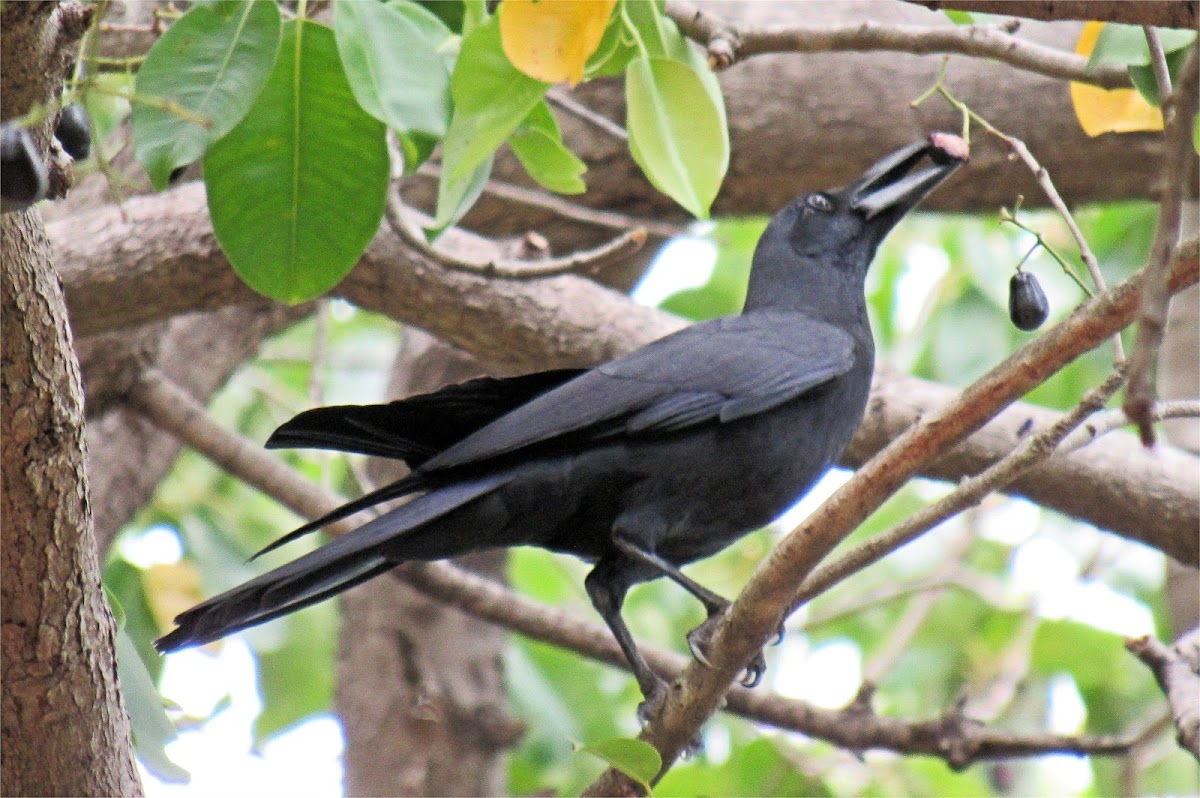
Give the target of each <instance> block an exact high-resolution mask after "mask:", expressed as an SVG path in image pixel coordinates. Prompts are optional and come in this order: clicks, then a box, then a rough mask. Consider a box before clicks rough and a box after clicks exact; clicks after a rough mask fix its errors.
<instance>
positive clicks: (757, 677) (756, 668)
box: [738, 651, 767, 687]
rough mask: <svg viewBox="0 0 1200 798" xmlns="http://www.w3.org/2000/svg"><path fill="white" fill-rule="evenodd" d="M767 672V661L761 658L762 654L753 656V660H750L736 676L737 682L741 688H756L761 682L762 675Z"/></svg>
mask: <svg viewBox="0 0 1200 798" xmlns="http://www.w3.org/2000/svg"><path fill="white" fill-rule="evenodd" d="M766 672H767V661H766V659H765V658H764V657H763V654H762V652H761V651H760V652H758V653H757V654H755V655H754V659H752V660H750V662H749V664H747V665H746V667H745V668H742V672H741V673H740V674H738V682H740V683H741V685H742V686H743V687H757V686H758V683H759V682H761V681H762V677H763V674H764V673H766Z"/></svg>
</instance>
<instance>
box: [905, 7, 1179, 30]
mask: <svg viewBox="0 0 1200 798" xmlns="http://www.w3.org/2000/svg"><path fill="white" fill-rule="evenodd" d="M907 1H908V2H910V3H915V4H916V5H921V6H925V7H926V8H931V9H934V10H938V9H943V8H954V9H958V10H960V11H975V12H979V13H981V14H1004V15H1006V16H1013V17H1028V18H1029V19H1041V20H1047V21H1054V20H1066V19H1078V20H1085V19H1098V20H1103V21H1105V22H1121V23H1124V24H1126V25H1154V26H1156V27H1159V28H1194V27H1196V23H1197V21H1200V15H1198V14H1197V10H1198V9H1200V3H1197V2H1196V0H1139V2H1136V3H1130V2H1129V0H907Z"/></svg>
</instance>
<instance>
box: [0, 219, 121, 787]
mask: <svg viewBox="0 0 1200 798" xmlns="http://www.w3.org/2000/svg"><path fill="white" fill-rule="evenodd" d="M0 235H2V236H3V239H2V242H0V254H2V257H3V263H4V267H3V275H2V277H0V280H2V282H0V289H2V291H0V315H2V318H3V327H2V329H3V339H2V340H3V346H4V370H3V378H2V381H0V440H2V441H3V454H2V456H0V476H2V479H3V485H4V490H3V493H2V494H0V517H3V519H4V523H3V526H2V527H0V557H2V558H3V561H4V580H3V583H2V585H0V596H2V601H0V607H3V622H4V643H3V666H4V693H3V695H4V699H3V712H2V713H0V714H2V718H3V722H2V729H3V734H2V741H3V742H2V745H3V748H4V758H3V761H2V765H0V774H2V776H3V792H4V794H5V795H135V794H140V793H141V785H140V784H139V782H138V777H137V771H136V769H135V768H134V763H133V750H132V747H131V743H130V729H129V719H128V717H127V716H126V714H125V705H124V703H123V701H122V700H121V693H120V690H119V689H118V685H117V667H116V660H115V655H114V652H113V643H114V638H115V635H116V627H115V625H114V623H113V619H112V615H111V614H110V613H109V610H108V606H107V604H106V603H105V601H104V593H103V590H102V588H101V586H100V563H99V560H98V558H97V556H96V546H95V541H94V539H93V537H92V532H91V526H90V522H91V518H90V512H89V509H88V498H87V480H86V479H85V476H84V467H83V429H82V426H83V402H82V396H83V394H82V389H81V387H80V381H79V368H78V365H77V364H76V362H75V359H74V355H73V354H72V351H71V336H70V332H69V330H68V328H67V309H66V303H65V302H64V300H63V296H62V287H61V285H60V284H59V282H58V278H57V277H55V276H54V274H53V272H52V270H51V262H50V245H49V242H48V241H47V240H46V236H45V231H44V230H43V228H42V224H41V220H40V218H39V217H38V215H37V212H36V211H33V212H25V213H19V214H8V215H6V216H4V217H3V219H2V220H0Z"/></svg>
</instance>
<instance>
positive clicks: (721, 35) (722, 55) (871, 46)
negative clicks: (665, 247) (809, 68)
mask: <svg viewBox="0 0 1200 798" xmlns="http://www.w3.org/2000/svg"><path fill="white" fill-rule="evenodd" d="M667 14H668V15H669V16H670V17H671V18H672V19H673V20H675V23H676V24H677V25H679V29H680V30H681V31H683V33H684V35H686V36H687V37H688V38H690V39H693V40H695V41H696V42H698V43H699V44H700V45H701V46H703V47H706V48H707V49H708V54H709V63H710V64H711V65H712V66H713V67H714V68H718V69H719V68H722V67H727V66H729V65H730V64H733V63H735V62H737V61H739V60H742V59H745V58H749V57H750V56H754V55H762V54H764V53H824V52H833V51H844V50H849V51H857V52H864V51H869V50H887V51H892V52H901V53H916V54H920V55H924V54H931V53H956V54H959V55H967V56H972V57H975V58H991V59H995V60H997V61H1001V62H1003V63H1006V64H1008V65H1009V66H1013V67H1016V68H1018V69H1023V70H1026V71H1029V72H1034V73H1037V74H1040V75H1047V76H1049V77H1052V78H1061V79H1063V80H1073V81H1078V82H1080V83H1090V84H1092V85H1095V86H1101V87H1103V88H1106V89H1116V88H1124V87H1128V86H1129V85H1130V83H1129V75H1128V73H1127V72H1126V70H1125V69H1124V68H1123V67H1116V66H1110V65H1105V66H1098V67H1093V68H1089V67H1088V59H1087V58H1084V57H1083V56H1081V55H1076V54H1075V53H1068V52H1066V51H1064V50H1059V49H1057V48H1054V47H1046V46H1044V45H1040V44H1036V43H1034V42H1031V41H1029V40H1028V39H1022V38H1019V37H1017V36H1012V35H1010V34H1008V33H1005V32H1003V31H1001V30H998V29H997V28H996V27H995V26H994V25H964V26H962V27H957V26H953V25H946V26H943V27H924V26H917V25H890V24H882V23H879V22H872V21H864V22H856V23H850V24H843V25H795V24H789V25H764V26H734V25H733V24H732V23H730V22H729V21H727V20H725V19H722V18H720V17H718V16H716V15H714V14H711V13H709V12H707V11H701V10H700V9H698V8H696V6H694V5H692V3H690V2H685V1H684V0H668V2H667Z"/></svg>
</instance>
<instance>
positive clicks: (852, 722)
mask: <svg viewBox="0 0 1200 798" xmlns="http://www.w3.org/2000/svg"><path fill="white" fill-rule="evenodd" d="M130 398H131V401H132V403H133V405H134V406H135V407H136V408H137V409H138V410H139V411H141V412H142V413H143V414H144V415H145V416H146V417H147V418H148V419H150V420H151V421H152V422H153V423H154V424H156V425H157V426H159V427H160V428H162V429H164V430H165V431H167V432H170V433H171V434H173V435H175V436H176V437H178V438H179V439H180V440H182V441H183V442H184V443H187V444H188V445H190V446H191V447H192V448H194V449H196V451H198V452H199V453H200V454H202V455H204V456H205V457H208V458H209V459H210V460H212V461H213V462H215V463H217V464H218V465H220V466H221V467H223V468H224V469H226V470H227V471H229V472H230V473H231V474H233V475H234V476H236V477H238V478H240V479H242V480H243V481H244V482H246V483H247V484H249V485H252V486H253V487H256V488H258V489H259V490H262V491H264V492H265V493H267V494H268V495H271V496H272V497H274V498H276V499H277V500H279V501H281V502H283V503H284V504H286V505H287V506H289V507H290V508H291V509H293V510H294V511H296V512H298V513H300V514H301V515H304V516H307V517H309V518H315V517H317V516H319V515H323V514H324V513H326V512H328V511H329V510H331V509H333V508H334V507H337V506H338V505H339V504H341V503H342V499H341V498H340V497H338V496H336V495H335V494H333V493H332V492H331V491H329V490H328V489H326V488H323V487H321V486H317V485H314V484H313V483H312V482H310V481H308V480H307V479H305V478H304V477H302V476H300V475H299V474H298V473H297V472H296V471H294V470H293V469H291V468H289V467H288V466H287V465H285V464H284V463H283V461H281V460H280V459H279V458H278V457H276V456H274V455H272V454H270V453H268V452H266V451H264V450H263V449H261V448H260V447H258V446H256V445H255V444H253V443H252V442H250V441H248V440H246V439H245V438H244V437H242V436H241V435H239V434H237V433H236V432H233V431H231V430H229V429H227V428H226V427H224V426H223V425H221V424H220V423H218V422H217V421H216V420H215V419H214V418H213V417H212V416H211V415H210V414H209V413H208V412H207V411H206V410H205V409H204V407H203V406H201V405H200V404H199V403H198V402H197V401H196V400H195V399H194V398H193V397H192V396H191V395H190V394H189V393H187V392H186V391H185V390H183V389H182V388H180V387H179V386H178V385H176V384H175V383H173V382H171V380H170V379H169V378H168V377H166V376H165V375H163V374H162V373H161V372H158V371H156V370H153V369H150V370H148V371H147V372H146V373H144V374H143V377H142V379H141V381H140V382H139V383H138V384H137V385H136V386H135V387H134V389H133V392H132V394H131V397H130ZM354 526H355V525H354V524H353V523H352V522H350V521H348V520H343V521H340V522H338V523H337V524H333V525H331V527H330V528H329V529H330V531H331V532H332V533H334V534H344V533H346V532H348V531H352V529H353V528H354ZM392 573H393V574H394V575H396V576H397V577H399V578H400V579H402V580H404V581H405V582H407V583H408V584H411V585H413V586H414V587H416V588H417V589H418V590H420V591H422V592H423V593H425V594H426V595H429V596H432V597H433V598H435V599H437V600H439V601H442V602H443V603H446V604H448V605H450V606H453V607H455V608H457V609H459V610H461V611H462V612H465V613H467V614H469V615H472V616H474V617H477V618H481V619H483V620H486V621H489V622H491V623H495V624H498V625H500V626H504V627H506V628H509V629H511V630H513V631H516V632H519V633H521V634H524V635H527V636H529V637H533V638H535V639H539V640H544V641H546V642H549V643H552V644H554V645H558V646H561V647H563V648H568V649H571V650H574V651H576V652H578V653H580V654H583V655H584V656H588V657H591V658H593V659H598V660H600V661H601V662H606V663H608V664H610V665H615V666H617V667H621V668H626V669H627V668H628V665H627V664H626V662H625V659H624V656H623V655H622V654H621V651H620V648H618V646H617V644H616V641H615V640H614V639H613V637H612V634H611V633H610V632H609V631H608V630H607V629H606V628H605V627H604V626H603V625H601V624H599V623H597V622H594V621H584V620H582V619H578V618H575V617H573V616H571V615H570V614H568V613H566V612H562V611H561V610H557V609H554V608H551V607H547V606H544V605H541V604H538V603H537V602H535V601H532V600H531V599H528V598H526V597H525V596H522V595H520V594H517V593H515V592H513V591H512V590H509V589H508V588H506V587H504V586H503V585H500V584H498V583H496V582H493V581H491V580H489V579H486V578H484V577H481V576H478V575H476V574H472V573H469V572H467V571H464V570H463V569H461V568H458V567H456V566H453V565H450V564H448V563H407V564H405V565H402V566H400V567H398V568H396V569H395V570H394V571H392ZM639 649H640V650H641V651H642V652H643V654H645V655H646V658H647V660H648V661H649V662H650V664H651V666H652V667H654V669H655V670H657V671H659V672H660V673H662V674H664V675H666V676H669V677H673V676H675V675H676V674H678V673H679V672H681V671H682V670H683V669H684V667H685V666H686V664H687V663H688V661H689V660H688V658H686V657H684V656H682V655H680V654H676V653H673V652H667V651H663V650H661V649H657V648H654V647H652V646H647V645H645V644H639ZM728 706H729V709H730V710H731V711H733V712H735V713H736V714H739V715H742V716H743V717H746V718H749V719H751V720H754V721H757V722H760V723H767V724H770V725H773V726H777V727H779V728H783V729H789V730H793V731H799V732H802V733H804V734H808V735H811V736H815V737H821V738H822V739H826V740H828V741H830V742H832V743H834V744H836V745H842V746H846V747H849V748H852V749H854V750H864V749H867V748H884V749H891V750H895V751H897V752H900V753H911V754H928V755H932V756H939V757H942V758H943V759H945V760H946V761H947V762H950V763H951V764H952V765H954V766H955V767H963V766H965V765H966V764H969V763H970V762H972V761H975V760H977V759H985V758H1000V757H1009V756H1036V755H1041V754H1046V753H1052V752H1068V753H1079V754H1085V753H1086V754H1121V753H1124V752H1125V751H1126V750H1127V749H1128V746H1129V738H1128V736H1127V735H1122V736H1099V737H1075V736H1065V735H1046V734H1034V735H1021V734H1013V733H1009V732H1005V731H999V730H994V729H987V728H984V727H982V726H981V725H979V724H977V723H962V722H956V721H954V720H953V718H952V717H951V715H950V714H947V715H944V716H942V717H941V718H935V719H933V720H927V721H904V720H899V719H895V718H880V717H876V716H874V715H863V714H862V713H861V712H858V711H856V712H851V711H847V710H842V711H836V710H825V709H818V708H816V707H813V706H810V705H808V704H806V703H804V702H801V701H796V700H793V699H786V698H782V697H780V696H775V695H769V694H764V693H763V692H762V691H751V690H749V689H747V688H744V687H738V688H734V689H733V690H731V691H730V693H729V705H728Z"/></svg>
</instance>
